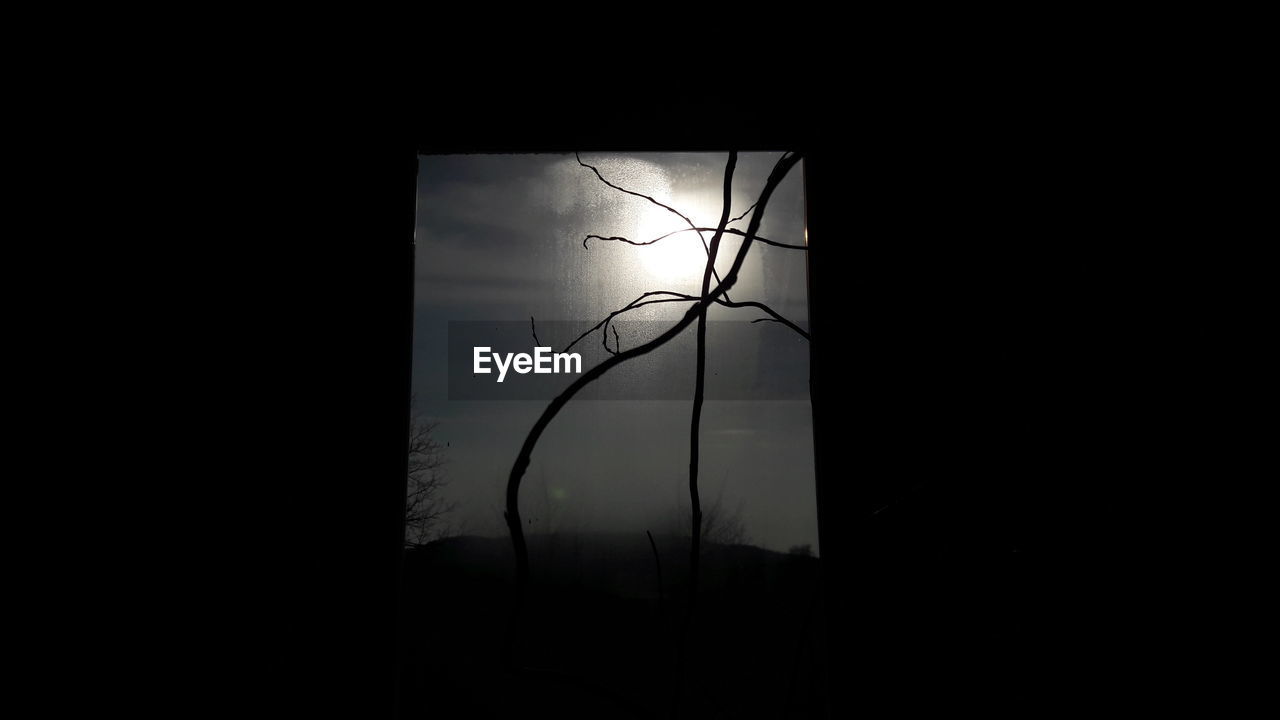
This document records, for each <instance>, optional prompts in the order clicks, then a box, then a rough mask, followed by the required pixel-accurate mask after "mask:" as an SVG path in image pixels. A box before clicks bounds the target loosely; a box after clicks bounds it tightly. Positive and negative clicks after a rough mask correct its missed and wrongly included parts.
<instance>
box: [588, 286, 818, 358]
mask: <svg viewBox="0 0 1280 720" xmlns="http://www.w3.org/2000/svg"><path fill="white" fill-rule="evenodd" d="M654 295H663V296H667V297H663V298H660V299H657V300H645V298H648V297H653V296H654ZM697 301H698V297H697V296H696V295H687V294H685V293H678V292H673V291H671V290H654V291H651V292H647V293H644V294H643V295H641V296H640V297H638V298H636V299H635V300H632V301H631V302H629V303H627V304H626V305H624V306H622V307H621V308H619V309H617V310H614V311H613V312H611V313H609V315H608V316H606V317H605V318H604V319H603V320H601V321H600V322H598V323H596V324H595V325H593V326H591V328H590V329H588V330H587V331H586V332H583V333H582V334H581V335H579V336H578V337H577V338H576V339H575V340H574V341H573V342H571V343H569V345H568V346H567V347H565V349H564V351H563V352H569V349H570V348H572V347H573V346H574V345H577V344H578V342H579V341H580V340H582V339H583V338H585V337H587V336H588V335H590V334H591V333H593V332H595V331H596V330H600V329H601V328H603V329H604V332H606V333H607V332H608V330H609V327H610V326H611V324H612V323H613V319H614V318H616V317H617V316H619V315H622V314H623V313H626V312H629V311H631V310H635V309H637V308H642V307H644V306H645V305H655V304H657V303H671V302H697ZM715 302H716V304H717V305H723V306H724V307H730V308H743V307H753V308H757V309H760V310H763V311H765V312H767V313H769V314H770V315H771V316H773V317H772V319H773V320H776V321H777V322H780V323H782V324H783V325H786V326H787V327H789V328H791V329H792V330H795V331H796V332H797V333H799V334H800V336H801V337H803V338H804V339H805V340H808V339H809V333H807V332H805V331H804V330H802V329H801V328H800V326H799V325H796V324H795V323H793V322H791V321H790V320H788V319H786V318H784V317H783V316H782V315H780V314H779V313H778V312H776V311H775V310H774V309H773V308H771V307H769V306H768V305H765V304H764V303H762V302H757V301H755V300H744V301H740V302H739V301H730V300H726V299H724V298H716V301H715ZM605 349H609V347H608V345H607V344H606V345H605ZM610 352H611V353H612V351H610Z"/></svg>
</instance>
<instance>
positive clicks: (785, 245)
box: [582, 228, 809, 250]
mask: <svg viewBox="0 0 1280 720" xmlns="http://www.w3.org/2000/svg"><path fill="white" fill-rule="evenodd" d="M692 230H697V231H698V232H714V231H715V228H680V229H679V230H672V231H671V232H669V233H667V234H666V235H663V236H662V237H656V238H654V239H652V240H648V241H645V242H637V241H635V240H628V239H627V238H624V237H618V236H617V235H613V236H610V237H605V236H603V235H588V236H586V237H584V238H582V247H587V241H588V240H603V241H605V242H624V243H626V244H628V245H635V246H637V247H639V246H642V245H652V244H654V243H656V242H658V241H659V240H666V239H667V238H669V237H671V236H672V235H679V234H680V233H687V232H690V231H692ZM724 231H725V232H726V233H728V234H729V235H746V233H745V232H743V231H741V230H735V229H734V228H725V229H724ZM756 242H762V243H764V244H765V245H772V246H774V247H779V248H784V249H786V250H808V249H809V246H808V245H790V244H788V243H784V242H778V241H777V240H769V239H768V238H762V237H757V238H756ZM588 249H589V248H588Z"/></svg>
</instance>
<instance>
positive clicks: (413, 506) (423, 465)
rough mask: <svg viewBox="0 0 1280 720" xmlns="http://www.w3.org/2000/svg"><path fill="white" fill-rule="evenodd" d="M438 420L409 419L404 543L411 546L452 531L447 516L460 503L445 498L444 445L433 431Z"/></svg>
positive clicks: (436, 538) (424, 542) (423, 543)
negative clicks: (445, 521)
mask: <svg viewBox="0 0 1280 720" xmlns="http://www.w3.org/2000/svg"><path fill="white" fill-rule="evenodd" d="M435 429H436V423H432V422H427V421H426V420H424V419H422V418H420V417H417V416H416V415H415V416H413V417H411V418H410V421H409V477H408V482H407V485H406V495H405V507H404V524H405V537H404V542H405V545H406V546H408V547H417V546H421V545H425V544H427V543H429V542H431V541H432V540H438V539H439V538H441V537H445V536H447V535H449V534H450V531H449V528H448V526H446V525H445V524H444V520H445V517H446V516H447V515H448V514H449V513H451V512H453V510H455V509H456V507H457V506H456V505H455V504H454V503H452V502H449V501H447V500H445V498H444V497H443V491H444V488H445V486H446V485H447V484H448V482H447V481H446V479H445V476H444V466H445V463H446V459H445V455H444V448H443V447H441V446H440V443H439V442H438V441H437V440H436V439H435V437H434V436H433V433H434V431H435Z"/></svg>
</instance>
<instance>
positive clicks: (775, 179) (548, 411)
mask: <svg viewBox="0 0 1280 720" xmlns="http://www.w3.org/2000/svg"><path fill="white" fill-rule="evenodd" d="M801 157H803V156H802V154H800V153H787V154H785V155H783V156H782V158H781V159H779V161H778V164H777V165H775V166H774V169H773V172H771V173H770V174H769V179H768V180H767V181H766V182H765V185H764V189H763V190H762V191H761V193H760V199H759V200H758V201H757V203H756V209H755V211H754V212H753V213H752V215H751V223H750V224H749V225H748V227H747V234H746V237H745V240H744V241H743V242H742V244H741V246H739V248H738V254H737V255H736V256H735V257H734V261H733V265H732V266H731V267H730V268H729V272H728V274H727V275H726V276H725V278H724V279H723V280H722V281H720V283H719V284H718V285H716V287H715V289H714V290H713V291H711V292H710V293H705V294H704V297H703V298H701V299H700V300H698V302H697V303H695V304H694V305H693V306H692V307H691V308H689V310H687V311H686V312H685V314H684V316H683V317H682V318H681V319H680V320H679V322H677V323H676V324H675V325H673V326H671V327H670V328H668V329H667V330H666V331H665V332H663V333H662V334H661V335H659V336H658V337H656V338H654V339H652V340H650V341H649V342H647V343H643V344H641V345H637V346H636V347H634V348H631V349H630V350H627V351H625V352H621V353H618V354H617V355H613V356H611V357H609V358H607V359H605V360H604V361H603V362H601V363H600V364H599V365H596V366H595V367H593V368H591V369H590V370H588V371H587V372H585V373H583V374H582V375H580V376H578V379H577V380H575V381H574V382H573V383H571V384H570V385H569V387H567V388H565V390H564V391H563V392H561V393H560V394H559V395H557V396H556V397H555V399H553V400H552V401H551V402H550V403H549V404H548V405H547V407H546V408H545V409H544V410H543V411H542V415H540V416H539V417H538V420H537V421H536V422H534V424H533V427H532V428H530V429H529V433H528V435H526V436H525V440H524V443H523V444H522V445H521V447H520V452H519V454H517V455H516V459H515V462H514V463H513V464H512V466H511V473H510V475H509V476H508V478H507V498H506V500H507V509H506V512H505V513H504V517H505V518H506V521H507V529H508V530H509V531H510V533H511V544H512V547H513V549H514V551H515V556H516V591H515V594H514V597H513V603H512V608H511V616H510V624H509V625H508V632H507V634H506V637H505V641H504V645H503V660H504V662H505V664H506V665H507V667H509V668H514V667H515V658H514V655H513V652H514V649H515V632H516V628H518V627H519V624H520V618H521V615H522V608H523V605H524V594H525V590H526V588H527V587H528V584H529V548H528V546H527V545H526V543H525V538H524V528H523V527H521V522H520V480H521V479H522V478H523V477H524V474H525V472H526V471H527V470H528V469H529V463H530V461H531V460H532V459H533V450H534V448H535V447H536V446H537V444H538V440H539V439H540V438H541V437H542V433H543V432H545V431H546V429H547V427H549V426H550V425H551V421H552V420H554V419H555V417H556V415H558V414H559V413H560V410H561V409H563V408H564V406H565V405H566V404H567V403H568V402H569V401H570V400H571V399H573V396H574V395H576V394H578V392H580V391H581V390H582V389H583V388H584V387H586V386H588V385H590V384H591V383H593V382H595V381H596V380H597V379H599V378H600V377H601V376H603V375H604V374H605V373H607V372H609V371H610V370H611V369H613V368H614V367H617V366H618V365H621V364H622V363H624V362H627V361H628V360H633V359H635V358H638V357H641V356H643V355H646V354H648V353H650V352H652V351H653V350H655V349H657V348H659V347H662V346H663V345H665V344H667V343H668V342H670V341H671V340H672V338H674V337H675V336H677V335H679V334H680V333H681V332H683V331H684V329H685V328H687V327H689V325H691V324H693V321H694V320H696V319H697V317H698V314H699V312H700V311H702V310H704V309H706V307H707V306H708V305H710V304H711V303H712V302H714V301H715V299H716V298H718V297H719V296H721V295H723V294H724V293H725V291H727V290H728V289H729V288H731V287H732V286H733V285H734V283H736V282H737V281H738V272H739V271H740V270H741V268H742V263H743V261H745V260H746V255H747V252H748V251H749V250H750V249H751V241H752V240H753V239H754V237H755V233H756V231H758V230H759V229H760V221H761V219H762V218H763V216H764V210H765V207H766V206H767V205H768V202H769V198H770V197H771V196H772V195H773V191H774V189H776V188H777V187H778V185H779V184H780V183H781V182H782V179H783V178H784V177H786V175H787V172H788V171H790V170H791V168H792V167H794V166H795V165H796V163H798V162H799V161H800V159H801ZM579 162H581V160H579ZM602 179H603V178H602Z"/></svg>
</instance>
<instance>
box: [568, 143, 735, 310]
mask: <svg viewBox="0 0 1280 720" xmlns="http://www.w3.org/2000/svg"><path fill="white" fill-rule="evenodd" d="M573 157H574V158H575V159H576V160H577V161H578V164H579V165H581V166H582V167H585V168H590V169H591V172H593V173H595V174H596V177H598V178H600V182H602V183H604V184H605V185H608V186H609V187H611V188H613V189H614V190H618V191H619V192H624V193H626V194H628V195H634V196H636V197H639V198H644V199H645V200H648V201H649V202H651V203H653V204H654V205H657V206H658V207H660V208H663V209H665V210H667V211H668V212H671V213H675V214H676V215H677V216H678V217H679V218H680V219H681V220H684V221H685V222H686V223H688V225H689V227H690V228H692V229H693V230H694V231H695V232H698V228H697V226H696V225H694V224H693V221H692V220H690V219H689V216H688V215H685V214H684V213H682V212H680V211H679V210H677V209H675V208H673V207H671V206H670V205H667V204H666V203H660V202H658V201H657V200H654V199H653V198H651V197H649V196H648V195H644V194H642V193H638V192H634V191H631V190H628V189H626V188H624V187H619V186H617V185H614V184H613V183H611V182H609V181H608V180H605V179H604V176H603V175H601V174H600V171H599V170H597V169H596V167H595V166H594V165H588V164H586V163H584V162H582V158H581V157H579V156H578V153H577V151H574V153H573ZM698 237H699V238H701V239H702V249H703V250H706V251H707V257H711V248H710V247H709V246H708V245H707V239H706V238H705V237H702V233H701V232H698ZM582 246H583V247H586V246H587V240H586V238H583V239H582ZM712 273H714V274H715V277H716V282H717V283H720V284H722V285H723V284H724V280H722V279H721V278H720V273H718V272H716V271H715V269H714V268H713V269H712ZM726 289H727V288H726ZM725 297H728V296H727V295H726V296H725Z"/></svg>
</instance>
